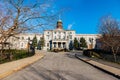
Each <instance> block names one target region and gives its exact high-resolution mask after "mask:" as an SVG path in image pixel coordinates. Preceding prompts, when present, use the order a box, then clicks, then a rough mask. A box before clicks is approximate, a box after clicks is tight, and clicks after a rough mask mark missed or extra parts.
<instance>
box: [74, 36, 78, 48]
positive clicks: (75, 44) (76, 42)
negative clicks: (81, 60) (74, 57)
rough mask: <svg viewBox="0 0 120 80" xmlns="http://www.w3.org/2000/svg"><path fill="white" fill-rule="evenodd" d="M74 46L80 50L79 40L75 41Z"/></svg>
mask: <svg viewBox="0 0 120 80" xmlns="http://www.w3.org/2000/svg"><path fill="white" fill-rule="evenodd" d="M73 46H74V49H78V48H79V43H78V40H77V38H75V39H74V44H73Z"/></svg>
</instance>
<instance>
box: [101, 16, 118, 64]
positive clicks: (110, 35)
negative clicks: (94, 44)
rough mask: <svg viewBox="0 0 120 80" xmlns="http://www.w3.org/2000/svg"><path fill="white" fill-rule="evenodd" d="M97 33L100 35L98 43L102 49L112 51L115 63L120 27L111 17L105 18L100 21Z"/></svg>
mask: <svg viewBox="0 0 120 80" xmlns="http://www.w3.org/2000/svg"><path fill="white" fill-rule="evenodd" d="M99 32H100V34H102V36H101V38H100V41H101V42H102V44H103V47H104V48H106V49H109V48H110V50H111V51H112V54H113V56H114V60H115V62H116V60H117V59H116V55H117V53H118V50H120V25H119V22H118V21H117V20H115V19H114V18H112V17H111V16H106V17H103V18H102V19H101V23H100V25H99Z"/></svg>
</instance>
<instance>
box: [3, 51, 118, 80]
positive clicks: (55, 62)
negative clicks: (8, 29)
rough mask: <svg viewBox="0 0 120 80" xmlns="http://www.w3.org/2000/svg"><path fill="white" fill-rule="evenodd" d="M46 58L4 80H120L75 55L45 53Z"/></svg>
mask: <svg viewBox="0 0 120 80" xmlns="http://www.w3.org/2000/svg"><path fill="white" fill-rule="evenodd" d="M45 55H46V56H45V57H44V58H43V59H41V60H39V61H37V62H36V63H34V64H32V65H30V66H29V67H27V68H25V69H23V70H21V71H18V72H17V73H14V74H12V75H10V76H8V77H6V78H4V79H2V80H118V79H116V78H115V77H113V76H111V75H108V74H106V73H104V72H102V71H100V70H98V69H96V68H94V67H92V66H90V65H89V64H86V63H84V62H82V61H80V60H78V59H76V58H75V57H74V53H48V52H47V53H45Z"/></svg>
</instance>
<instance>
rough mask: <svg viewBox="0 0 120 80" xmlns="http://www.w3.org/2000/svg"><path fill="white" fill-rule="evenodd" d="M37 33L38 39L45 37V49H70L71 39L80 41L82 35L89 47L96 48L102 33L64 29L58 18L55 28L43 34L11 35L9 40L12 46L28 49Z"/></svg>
mask: <svg viewBox="0 0 120 80" xmlns="http://www.w3.org/2000/svg"><path fill="white" fill-rule="evenodd" d="M35 35H36V37H37V39H38V41H39V40H40V39H41V38H42V37H43V38H44V42H45V45H44V48H43V49H44V50H52V49H65V48H66V49H69V47H70V46H69V44H70V42H71V41H72V42H74V39H75V38H76V39H77V40H78V41H80V38H82V37H83V38H85V40H86V43H87V48H89V49H92V48H95V45H96V40H97V39H98V38H99V36H100V34H76V33H75V30H64V29H63V23H62V21H61V20H58V21H57V24H56V29H54V30H45V31H44V33H43V34H29V33H24V34H19V35H17V37H18V38H14V37H11V38H10V39H9V40H8V42H11V44H12V48H15V49H26V48H28V41H29V40H32V39H33V37H34V36H35ZM28 39H29V40H28Z"/></svg>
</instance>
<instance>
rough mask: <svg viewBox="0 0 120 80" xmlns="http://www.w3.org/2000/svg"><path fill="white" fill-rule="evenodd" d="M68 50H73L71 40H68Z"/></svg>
mask: <svg viewBox="0 0 120 80" xmlns="http://www.w3.org/2000/svg"><path fill="white" fill-rule="evenodd" d="M69 50H73V42H72V41H70V43H69Z"/></svg>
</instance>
